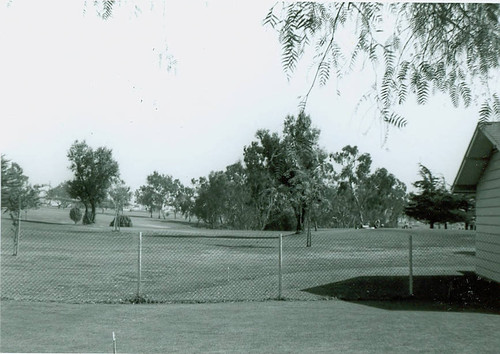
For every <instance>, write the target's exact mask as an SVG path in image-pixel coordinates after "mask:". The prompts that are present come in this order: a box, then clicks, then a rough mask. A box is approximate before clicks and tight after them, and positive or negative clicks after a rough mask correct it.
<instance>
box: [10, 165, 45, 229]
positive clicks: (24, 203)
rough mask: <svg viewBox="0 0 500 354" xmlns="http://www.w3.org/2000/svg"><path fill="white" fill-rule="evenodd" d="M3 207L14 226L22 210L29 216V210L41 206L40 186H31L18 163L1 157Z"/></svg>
mask: <svg viewBox="0 0 500 354" xmlns="http://www.w3.org/2000/svg"><path fill="white" fill-rule="evenodd" d="M1 188H2V189H1V194H2V199H1V203H2V204H1V206H2V208H5V212H8V213H9V214H10V217H11V219H12V220H13V222H14V224H16V223H17V220H18V218H19V214H20V213H21V211H22V210H24V211H25V213H26V214H27V212H28V210H29V209H32V208H36V207H38V206H39V205H40V186H38V185H34V186H33V185H31V184H30V183H29V178H28V176H25V175H24V172H23V169H22V168H21V166H19V164H17V163H16V162H11V161H9V160H7V159H6V158H5V156H4V155H2V156H1Z"/></svg>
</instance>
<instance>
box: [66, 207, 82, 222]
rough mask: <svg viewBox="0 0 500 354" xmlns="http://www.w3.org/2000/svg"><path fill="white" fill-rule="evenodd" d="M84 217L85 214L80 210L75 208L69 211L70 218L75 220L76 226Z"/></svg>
mask: <svg viewBox="0 0 500 354" xmlns="http://www.w3.org/2000/svg"><path fill="white" fill-rule="evenodd" d="M82 216H83V214H82V211H81V210H80V208H77V207H74V208H71V210H70V211H69V218H70V219H71V220H73V222H74V223H75V224H77V223H78V221H80V220H82Z"/></svg>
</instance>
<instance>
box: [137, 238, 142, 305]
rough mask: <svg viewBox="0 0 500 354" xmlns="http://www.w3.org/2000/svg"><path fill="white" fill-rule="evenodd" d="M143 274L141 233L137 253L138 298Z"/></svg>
mask: <svg viewBox="0 0 500 354" xmlns="http://www.w3.org/2000/svg"><path fill="white" fill-rule="evenodd" d="M141 272H142V232H139V249H138V252H137V297H138V298H139V297H140V296H141Z"/></svg>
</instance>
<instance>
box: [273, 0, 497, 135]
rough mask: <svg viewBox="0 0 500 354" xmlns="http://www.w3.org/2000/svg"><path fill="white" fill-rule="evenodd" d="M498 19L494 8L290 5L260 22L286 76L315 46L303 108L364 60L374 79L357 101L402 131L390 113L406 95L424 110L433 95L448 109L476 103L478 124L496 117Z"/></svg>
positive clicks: (463, 5)
mask: <svg viewBox="0 0 500 354" xmlns="http://www.w3.org/2000/svg"><path fill="white" fill-rule="evenodd" d="M499 18H500V4H497V3H420V2H411V3H391V4H383V3H372V2H366V3H344V2H338V3H323V2H319V3H318V2H292V3H282V5H280V3H277V4H276V5H274V6H273V7H272V8H271V9H270V11H269V13H268V14H267V16H266V17H265V19H264V23H265V24H266V25H269V26H271V27H273V28H275V29H276V30H277V31H278V33H279V41H280V43H281V45H282V64H283V68H284V70H285V72H286V73H287V75H288V77H290V75H291V74H292V73H293V72H294V70H295V68H296V67H297V63H298V61H299V60H300V58H301V56H302V54H303V53H304V52H305V51H306V49H307V48H308V47H309V46H311V47H314V48H315V60H314V63H313V66H314V67H315V75H314V79H313V82H312V84H311V87H310V89H309V91H308V92H307V93H306V94H305V96H304V97H303V99H302V101H301V106H302V108H304V107H305V105H306V103H307V99H308V97H309V94H310V93H311V90H312V88H313V87H314V86H315V85H317V84H318V83H319V84H320V85H325V84H326V83H327V82H328V81H329V79H330V77H332V76H335V77H336V78H337V80H340V79H341V78H342V77H343V76H345V75H346V74H348V73H350V72H352V71H353V70H354V69H356V68H358V67H359V65H358V63H359V62H360V59H362V58H363V59H364V61H369V62H370V63H371V64H372V67H373V71H374V73H375V75H374V77H375V79H374V80H375V82H374V83H373V85H372V87H373V91H370V92H369V93H368V96H367V95H365V96H364V98H369V101H370V102H375V103H376V113H377V114H378V116H379V117H380V118H381V119H382V120H383V121H385V122H387V123H389V124H392V125H396V126H398V127H401V126H404V125H406V124H407V121H406V119H405V118H404V117H402V116H401V115H400V114H399V113H398V112H396V110H395V109H396V107H397V106H398V105H400V104H403V103H404V102H405V101H406V100H407V97H408V96H409V95H411V94H413V95H415V97H416V100H417V103H418V104H425V103H426V102H427V101H428V99H429V97H430V96H431V94H432V93H433V92H435V91H440V92H443V93H446V94H448V95H449V96H450V98H451V101H452V103H453V105H455V106H458V105H459V103H460V102H463V104H464V105H465V106H469V105H470V103H471V102H473V101H475V100H476V97H479V99H481V101H482V104H481V110H480V112H479V115H480V119H481V120H482V121H486V120H488V119H491V118H493V116H495V117H496V118H497V119H499V118H500V99H499V95H498V91H495V90H498V85H496V81H497V80H498V77H496V76H495V75H491V74H492V73H495V72H498V69H499V68H500V27H499ZM346 36H347V38H348V42H350V43H352V45H345V42H346V41H345V38H346ZM342 43H344V44H342ZM364 67H365V65H364V62H363V68H364ZM338 93H339V94H340V92H338Z"/></svg>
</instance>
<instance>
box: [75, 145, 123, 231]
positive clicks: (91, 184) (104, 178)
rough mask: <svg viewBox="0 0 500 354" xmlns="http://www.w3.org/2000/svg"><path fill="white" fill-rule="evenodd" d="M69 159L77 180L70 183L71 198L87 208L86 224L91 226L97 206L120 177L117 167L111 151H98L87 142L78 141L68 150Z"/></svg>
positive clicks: (102, 149) (84, 219) (104, 148)
mask: <svg viewBox="0 0 500 354" xmlns="http://www.w3.org/2000/svg"><path fill="white" fill-rule="evenodd" d="M68 159H69V161H70V163H71V164H70V167H69V168H70V169H71V171H73V173H74V179H73V180H71V181H69V182H68V183H67V191H68V194H69V195H70V197H71V198H76V199H78V200H80V201H81V202H82V204H83V205H84V206H85V213H84V215H83V223H84V224H92V223H94V222H95V216H96V206H97V205H99V203H101V202H102V201H104V200H105V198H106V196H107V193H108V190H109V188H110V186H111V184H112V182H113V180H114V179H115V178H118V176H119V169H118V163H117V162H116V161H115V160H114V159H113V156H112V151H111V149H108V148H106V147H99V148H97V149H96V150H94V149H92V148H91V147H90V146H88V145H87V144H86V143H85V141H82V142H79V141H78V140H77V141H75V142H74V143H73V145H72V146H71V148H70V149H69V151H68ZM89 208H90V212H89Z"/></svg>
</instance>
